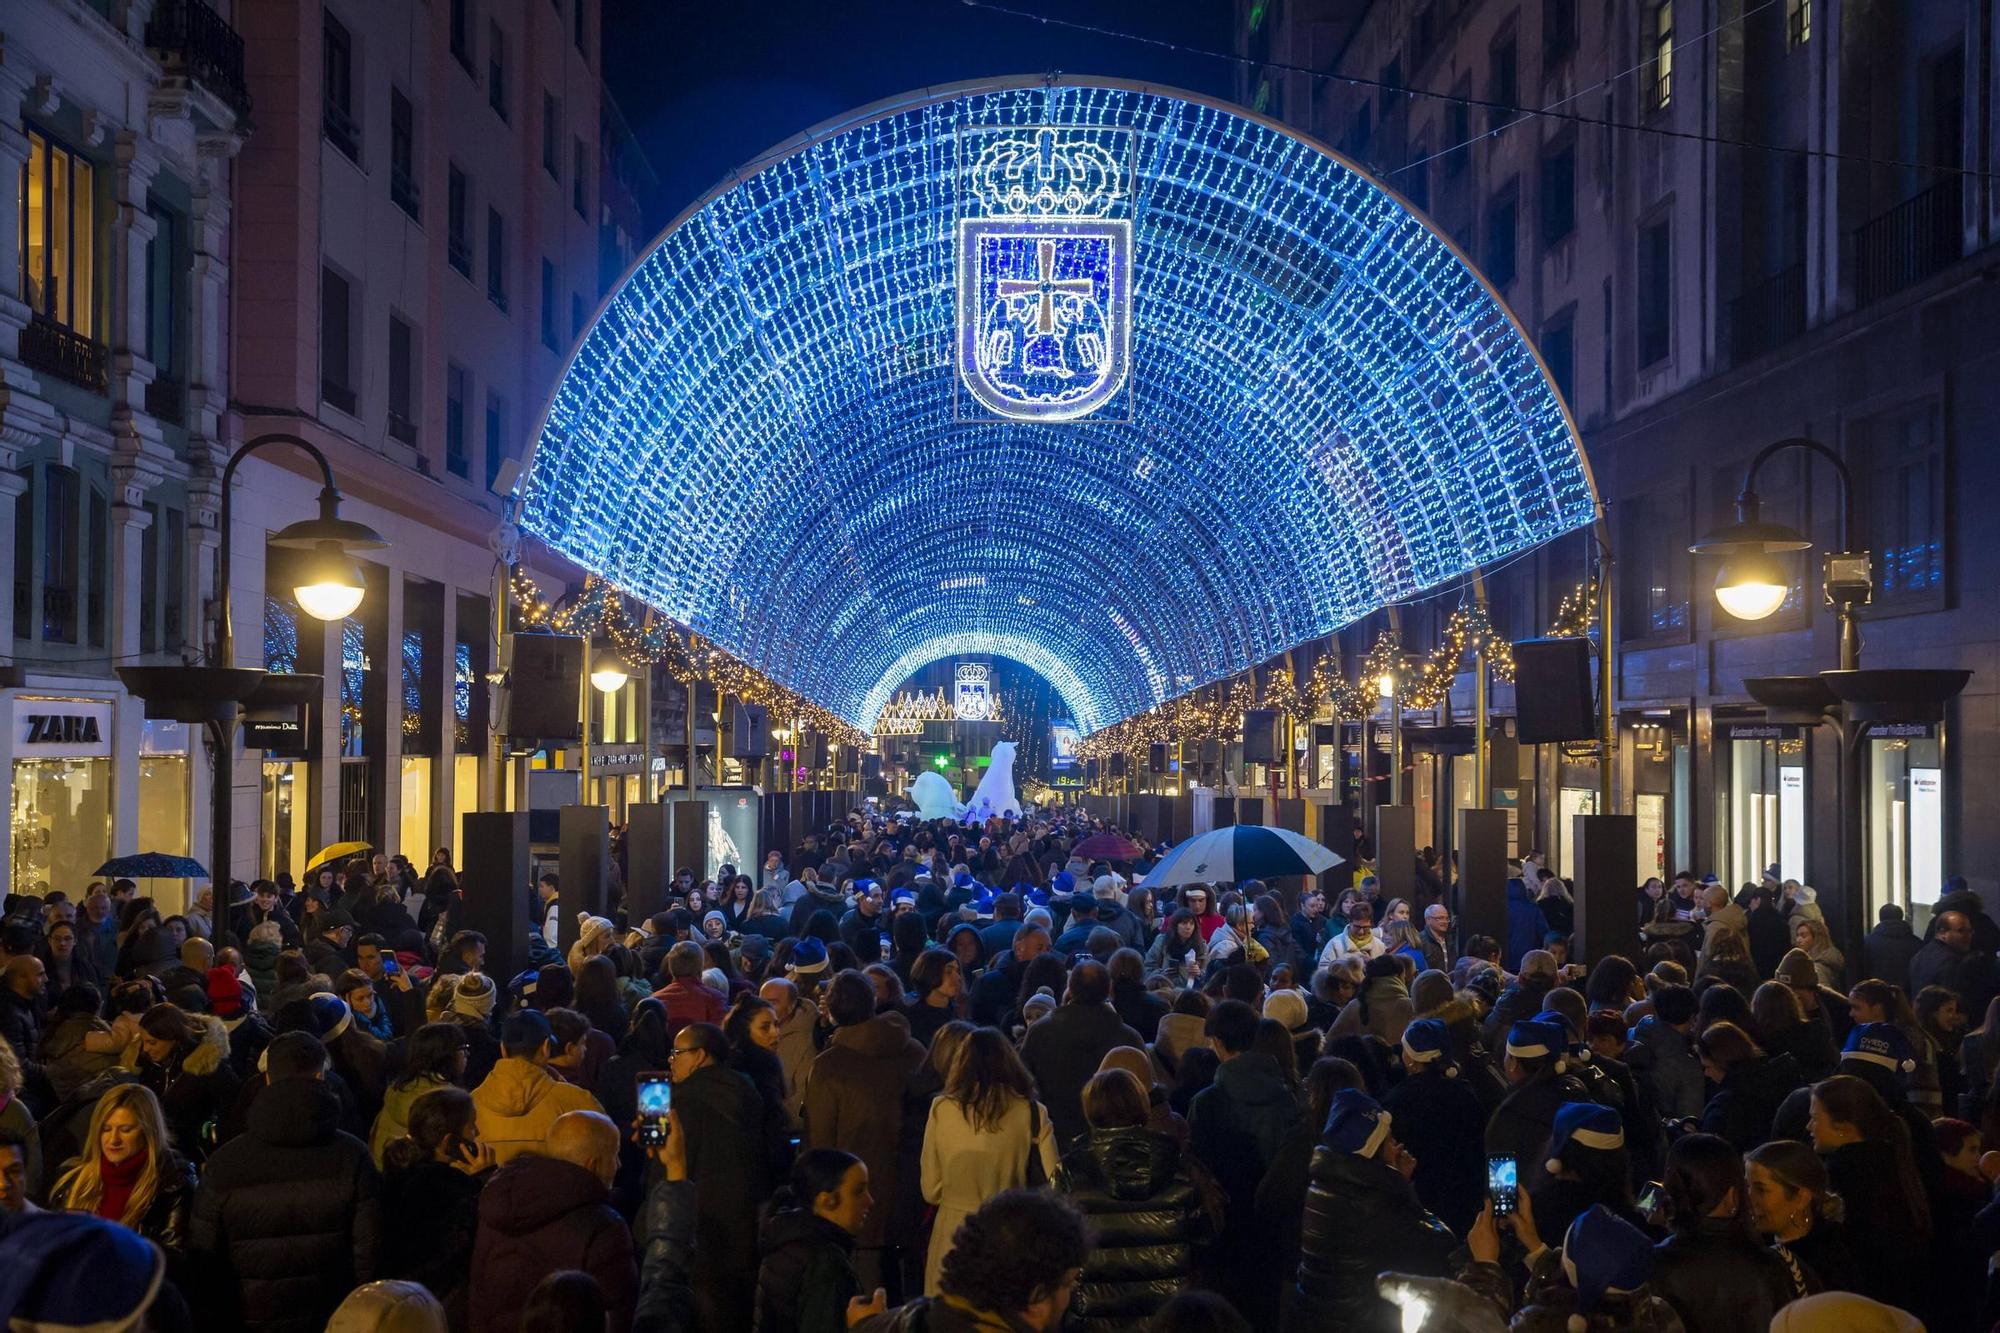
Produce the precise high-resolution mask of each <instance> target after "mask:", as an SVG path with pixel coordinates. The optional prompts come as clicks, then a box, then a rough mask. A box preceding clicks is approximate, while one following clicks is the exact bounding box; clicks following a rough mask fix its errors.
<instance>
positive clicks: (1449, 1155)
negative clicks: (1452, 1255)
mask: <svg viewBox="0 0 2000 1333" xmlns="http://www.w3.org/2000/svg"><path fill="white" fill-rule="evenodd" d="M1463 1072H1464V1071H1462V1070H1461V1071H1460V1073H1461V1074H1462V1073H1463ZM1382 1106H1383V1109H1385V1110H1387V1111H1388V1112H1389V1115H1390V1117H1391V1123H1392V1124H1393V1125H1394V1126H1395V1133H1396V1141H1397V1142H1398V1143H1400V1144H1402V1145H1403V1146H1404V1147H1405V1148H1408V1149H1409V1150H1410V1151H1411V1152H1412V1153H1414V1154H1415V1155H1416V1159H1417V1170H1416V1174H1415V1175H1413V1176H1412V1177H1411V1178H1410V1184H1411V1185H1413V1186H1414V1187H1415V1188H1416V1191H1417V1198H1418V1199H1419V1200H1420V1201H1421V1202H1422V1203H1423V1205H1424V1207H1425V1208H1427V1209H1429V1210H1430V1211H1431V1212H1433V1213H1436V1214H1437V1215H1438V1216H1439V1217H1440V1218H1442V1219H1443V1220H1444V1223H1445V1225H1446V1226H1448V1227H1450V1228H1451V1229H1452V1231H1453V1232H1454V1233H1456V1234H1458V1235H1461V1236H1463V1235H1464V1234H1465V1233H1466V1230H1467V1229H1468V1228H1469V1227H1471V1225H1472V1223H1473V1221H1474V1220H1475V1219H1476V1218H1477V1217H1478V1216H1479V1210H1480V1209H1481V1208H1483V1207H1485V1205H1486V1110H1485V1108H1484V1107H1483V1106H1481V1105H1480V1102H1479V1094H1478V1093H1476V1092H1474V1091H1473V1090H1472V1087H1471V1086H1470V1085H1469V1084H1468V1083H1467V1082H1466V1080H1465V1079H1464V1078H1463V1077H1453V1076H1451V1075H1447V1074H1443V1073H1438V1074H1425V1075H1422V1076H1411V1077H1408V1078H1405V1079H1404V1080H1403V1081H1402V1082H1401V1083H1398V1084H1397V1085H1396V1086H1395V1087H1393V1088H1391V1089H1390V1090H1389V1095H1388V1096H1386V1097H1384V1098H1383V1099H1382Z"/></svg>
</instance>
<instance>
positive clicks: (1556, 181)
mask: <svg viewBox="0 0 2000 1333" xmlns="http://www.w3.org/2000/svg"><path fill="white" fill-rule="evenodd" d="M1541 184H1542V207H1541V215H1542V216H1541V222H1542V248H1543V249H1544V250H1546V249H1548V248H1549V247H1550V246H1552V245H1554V244H1555V243H1556V242H1558V241H1561V240H1564V239H1566V238H1567V237H1568V236H1569V235H1570V234H1571V233H1572V232H1574V231H1575V230H1576V140H1575V139H1570V140H1568V141H1566V142H1565V143H1563V145H1562V146H1561V147H1559V148H1549V149H1545V150H1544V151H1543V153H1542V181H1541Z"/></svg>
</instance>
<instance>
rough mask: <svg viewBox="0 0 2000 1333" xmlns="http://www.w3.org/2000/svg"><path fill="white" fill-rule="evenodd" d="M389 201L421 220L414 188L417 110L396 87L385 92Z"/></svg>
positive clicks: (419, 193)
mask: <svg viewBox="0 0 2000 1333" xmlns="http://www.w3.org/2000/svg"><path fill="white" fill-rule="evenodd" d="M389 198H390V199H392V200H394V201H395V204H396V207H398V208H400V209H402V210H403V211H404V212H405V213H408V214H409V215H410V216H411V217H412V218H414V219H417V220H419V221H421V220H422V210H421V208H420V206H419V205H420V202H421V198H422V195H421V192H420V190H419V189H418V186H417V109H416V108H415V107H414V106H412V105H410V99H409V98H407V97H405V96H403V90H402V89H400V88H391V89H390V90H389Z"/></svg>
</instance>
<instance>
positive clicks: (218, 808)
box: [118, 432, 389, 899]
mask: <svg viewBox="0 0 2000 1333" xmlns="http://www.w3.org/2000/svg"><path fill="white" fill-rule="evenodd" d="M272 444H289V445H291V446H293V447H294V448H297V449H302V450H304V451H305V452H306V454H307V455H309V456H310V457H311V458H312V460H313V462H315V463H317V464H318V465H319V473H320V481H321V486H320V492H319V516H318V517H317V518H309V519H302V520H300V521H299V522H297V523H293V524H291V525H289V526H287V527H284V528H280V529H279V530H278V531H277V532H275V533H273V534H271V536H270V537H269V538H267V539H266V540H267V544H268V545H270V546H276V547H280V548H282V549H285V550H294V551H302V552H305V553H306V554H304V555H303V556H301V557H300V560H299V563H298V564H297V565H296V566H295V568H294V570H293V577H292V596H293V598H294V599H295V600H296V601H297V602H298V605H299V609H300V610H302V611H304V612H305V613H306V614H307V615H309V616H311V617H313V618H314V619H315V620H320V621H337V620H341V619H344V618H345V617H347V616H348V615H350V614H352V613H353V611H354V608H356V607H357V606H359V605H361V599H362V597H363V596H364V595H365V594H366V592H367V587H368V585H367V580H366V579H365V578H364V577H363V576H362V572H361V567H360V565H359V564H357V563H356V561H355V559H354V556H355V554H356V553H357V552H360V551H377V550H381V549H383V548H385V547H387V546H388V545H389V543H388V541H387V539H385V538H384V537H383V536H382V534H380V533H378V532H376V531H375V530H374V529H373V528H371V527H369V526H367V525H366V524H363V523H356V522H354V521H352V520H351V519H344V518H342V517H341V516H340V492H339V490H337V489H336V488H335V487H334V484H333V468H332V466H331V465H330V464H329V463H328V462H327V461H326V455H325V454H323V453H321V452H320V450H319V448H318V446H316V445H314V444H313V443H312V442H311V441H309V440H304V439H301V438H300V437H298V436H297V435H291V434H287V433H284V432H272V433H269V434H265V435H259V436H258V437H257V438H255V439H253V440H250V441H247V442H246V443H244V444H243V445H242V446H241V447H239V448H238V449H237V450H236V452H235V453H233V454H231V455H230V456H229V461H228V463H226V464H225V465H224V466H223V469H222V505H221V510H220V512H219V514H218V515H217V523H218V525H219V527H220V529H221V533H222V545H221V547H220V549H219V550H218V551H217V553H216V572H215V625H214V636H213V637H212V638H211V639H210V640H209V643H208V651H207V654H206V657H207V660H206V662H205V664H203V665H200V666H179V667H121V668H120V669H119V671H118V675H119V678H120V679H121V680H123V681H124V682H125V686H126V688H127V689H129V690H130V691H131V692H132V693H133V694H135V695H138V696H139V697H140V698H141V699H143V700H144V701H145V702H146V715H147V716H148V717H163V718H171V719H172V720H174V721H179V722H200V723H202V724H204V725H205V726H206V728H207V731H208V738H209V744H210V762H211V779H210V782H211V785H210V793H209V795H210V818H211V829H210V844H209V882H210V883H211V884H214V885H216V886H217V887H219V888H220V889H222V891H223V892H222V894H221V895H220V896H221V897H222V898H224V899H226V898H227V897H228V886H229V881H230V860H231V855H230V851H231V849H230V833H231V824H232V820H231V811H230V801H231V797H232V796H233V794H234V787H233V784H232V782H231V773H230V768H231V765H232V764H233V763H234V761H235V753H236V726H237V723H238V722H239V721H240V720H241V717H242V711H243V705H244V703H246V702H248V701H250V700H252V699H254V698H257V697H259V696H260V694H261V695H264V696H267V697H269V696H273V695H280V694H283V695H289V694H291V693H292V691H290V690H277V689H273V688H272V687H273V686H275V685H276V684H277V682H278V681H279V680H284V679H288V677H286V676H283V675H278V674H277V673H273V672H269V671H266V670H264V669H263V668H261V667H239V666H237V665H236V663H235V656H236V636H235V627H234V623H233V619H234V608H233V605H232V589H231V587H230V564H231V561H230V555H231V549H232V545H233V543H232V541H231V525H230V514H231V510H232V509H233V507H234V504H233V496H232V494H231V490H230V485H231V483H232V482H234V481H235V479H236V469H237V467H238V466H239V465H241V464H242V462H243V460H244V459H246V458H248V457H249V456H250V455H251V454H253V453H255V452H256V451H257V450H259V449H262V448H264V447H265V446H266V445H272Z"/></svg>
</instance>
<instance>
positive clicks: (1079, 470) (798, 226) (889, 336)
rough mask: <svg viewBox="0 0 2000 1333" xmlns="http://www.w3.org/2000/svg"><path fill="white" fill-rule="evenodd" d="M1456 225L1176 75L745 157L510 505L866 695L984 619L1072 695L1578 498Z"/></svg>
mask: <svg viewBox="0 0 2000 1333" xmlns="http://www.w3.org/2000/svg"><path fill="white" fill-rule="evenodd" d="M1593 508H1594V504H1593V500H1592V497H1591V493H1590V486H1589V482H1588V480H1587V477H1586V475H1585V471H1584V467H1583V464H1582V460H1581V456H1580V453H1579V449H1578V445H1577V442H1576V440H1575V439H1574V437H1573V435H1572V434H1571V432H1570V429H1569V425H1568V422H1567V420H1566V419H1565V417H1564V415H1563V412H1562V410H1561V407H1560V406H1559V404H1558V401H1557V398H1556V395H1555V391H1554V390H1553V388H1552V387H1551V386H1550V384H1549V382H1548V379H1547V376H1546V375H1545V374H1544V372H1543V371H1542V369H1541V367H1540V365H1539V363H1538V362H1537V361H1536V360H1535V358H1534V355H1533V353H1532V351H1531V350H1530V349H1529V347H1528V345H1527V342H1526V340H1525V339H1524V338H1523V337H1522V336H1521V334H1520V332H1519V330H1518V329H1517V328H1516V327H1515V325H1514V324H1513V323H1512V321H1511V320H1509V319H1508V317H1507V316H1506V314H1505V312H1504V311H1503V310H1502V309H1501V307H1500V305H1499V303H1498V302H1497V301H1496V300H1495V298H1494V297H1493V295H1492V293H1491V292H1490V291H1488V290H1487V288H1486V287H1485V286H1484V285H1483V284H1482V283H1480V282H1479V280H1478V279H1477V277H1476V276H1475V275H1474V274H1473V273H1472V272H1471V270H1470V269H1469V268H1468V267H1467V266H1466V264H1465V262H1464V261H1463V260H1462V259H1461V258H1460V257H1459V256H1458V255H1457V254H1456V253H1455V252H1454V251H1453V250H1452V249H1451V247H1450V246H1449V245H1448V244H1447V243H1446V242H1445V241H1444V240H1443V239H1442V238H1441V237H1440V236H1439V235H1438V234H1437V233H1436V232H1434V231H1433V230H1431V228H1430V227H1429V226H1428V225H1427V224H1426V223H1425V222H1424V221H1423V220H1422V219H1420V218H1419V217H1417V216H1415V215H1413V214H1412V213H1411V212H1410V211H1409V210H1408V209H1407V208H1406V207H1405V206H1404V205H1402V204H1401V203H1400V202H1399V201H1398V200H1396V199H1395V198H1394V197H1393V196H1391V195H1390V194H1388V193H1387V192H1385V191H1384V190H1382V189H1381V188H1379V187H1378V186H1377V185H1375V184H1374V183H1373V182H1371V181H1370V180H1368V179H1367V178H1366V177H1364V176H1363V175H1361V174H1360V173H1359V172H1357V171H1355V170H1354V169H1352V168H1350V167H1348V166H1346V165H1345V164H1343V163H1342V162H1340V161H1339V160H1337V159H1336V158H1334V157H1332V156H1331V155H1329V154H1328V153H1326V152H1324V151H1323V150H1321V149H1319V148H1317V147H1315V146H1313V145H1311V144H1308V143H1306V142H1304V141H1302V140H1299V139H1297V138H1295V137H1293V136H1291V135H1289V134H1287V133H1285V132H1283V131H1281V130H1278V129H1275V128H1272V127H1270V126H1268V125H1266V124H1264V123H1262V122H1260V121H1255V120H1252V119H1249V118H1247V117H1245V116H1243V115H1240V114H1237V113H1234V112H1231V111H1229V110H1226V109H1224V108H1222V107H1219V106H1215V105H1211V104H1209V103H1206V102H1204V101H1201V100H1198V99H1196V98H1193V97H1187V96H1177V95H1172V94H1168V93H1164V92H1161V91H1158V90H1153V89H1140V88H1136V87H1129V86H1112V85H1105V84H1085V83H1069V82H1062V81H1058V82H1056V83H1054V84H1048V83H1045V82H1043V81H1040V80H1037V81H1036V82H1034V83H1033V84H1032V85H1019V86H1015V85H1007V84H997V83H996V84H985V85H980V86H977V87H973V88H969V89H964V90H957V91H952V92H947V93H942V94H939V95H937V96H936V97H935V98H934V99H933V100H929V101H924V102H920V103H919V102H912V101H909V100H904V101H900V102H898V103H895V104H894V105H893V107H892V108H891V109H889V110H885V111H879V112H876V113H872V114H864V115H862V116H861V117H858V118H854V119H850V120H849V121H847V122H845V123H843V124H842V125H841V126H839V127H837V128H834V129H830V130H827V131H825V132H823V133H820V134H817V135H815V136H812V137H810V138H809V139H808V140H806V141H805V142H804V143H803V144H802V145H801V146H798V147H795V148H793V149H791V150H790V151H788V152H787V153H786V154H784V155H782V156H778V157H775V158H773V159H771V160H769V161H767V162H763V163H760V164H758V165H757V166H756V167H755V168H754V169H746V172H745V173H744V174H743V175H742V176H741V178H740V179H738V180H735V181H734V182H733V183H732V184H731V185H730V186H729V187H728V188H726V189H721V190H719V191H718V192H716V193H715V194H713V195H712V196H710V197H709V198H708V199H707V200H705V201H704V202H703V203H702V204H700V205H699V206H698V207H696V208H695V209H693V210H692V211H691V212H690V213H689V214H688V215H686V216H685V217H684V218H683V219H682V220H681V222H680V223H679V224H677V225H676V226H675V227H674V228H673V229H672V230H670V231H669V232H668V233H667V234H666V235H665V236H664V237H662V238H661V240H660V241H659V242H658V244H657V245H656V246H655V247H654V248H653V250H652V251H651V252H650V253H649V254H648V255H647V256H646V258H645V259H644V260H642V261H641V262H640V263H639V264H638V266H637V267H636V268H635V270H634V271H633V273H632V274H631V275H630V276H629V277H628V278H627V280H626V281H625V283H624V285H623V286H622V287H621V289H620V290H619V291H618V292H617V293H615V294H614V296H613V297H612V299H611V300H610V301H609V303H608V304H607V306H606V308H605V310H604V312H603V313H602V315H601V316H600V317H599V319H598V320H597V322H596V323H595V325H594V326H593V327H592V328H591V329H590V331H589V333H588V334H587V335H586V337H585V339H584V342H583V345H582V346H581V348H580V349H579V351H578V353H577V355H576V357H575V359H574V361H573V362H572V364H571V366H570V368H569V370H568V372H567V373H566V374H565V376H564V377H563V380H562V382H561V384H560V385H559V386H558V387H557V390H556V393H555V397H554V400H553V402H552V404H551V407H550V410H549V413H548V417H547V420H546V422H545V423H544V427H543V430H542V432H541V435H540V437H539V439H538V441H537V444H536V452H535V456H534V459H533V463H532V466H531V468H530V470H529V472H528V476H527V479H526V482H525V483H524V488H523V501H522V523H523V526H524V527H525V528H526V529H527V530H528V531H530V532H532V533H534V534H535V535H537V536H539V537H540V538H542V539H543V540H544V541H545V542H547V543H548V545H549V546H550V547H551V548H553V549H554V550H556V551H558V552H560V553H561V554H563V555H565V556H567V557H569V558H570V559H572V560H574V561H576V562H577V563H578V564H579V565H581V566H583V567H584V568H586V569H589V570H592V571H594V572H597V573H600V574H602V575H603V576H604V577H605V578H606V579H608V580H610V581H611V582H612V583H613V584H615V585H616V586H618V587H619V588H621V589H624V590H626V591H627V592H630V593H632V594H633V595H635V596H638V597H640V598H642V599H644V600H645V601H647V602H648V603H649V604H651V605H652V606H654V607H655V608H656V609H657V610H659V611H660V612H661V613H663V614H664V615H666V616H668V617H670V618H672V619H674V620H677V621H679V622H681V623H682V624H685V625H687V626H689V627H691V628H692V629H694V630H696V631H697V632H699V633H700V634H702V635H705V636H707V637H709V638H711V639H713V640H714V641H716V642H717V643H718V644H720V645H722V646H723V647H725V648H726V649H728V650H729V651H730V652H732V653H734V654H735V655H737V656H738V657H740V658H742V659H743V660H745V661H747V662H749V663H751V664H752V665H754V666H756V667H757V668H759V669H760V670H762V671H764V672H766V673H767V674H769V675H770V676H772V677H773V678H774V679H776V680H778V681H780V682H782V683H784V684H785V685H787V686H789V687H791V688H793V689H795V690H797V691H798V692H799V693H801V694H804V695H806V696H808V697H810V698H813V699H816V700H819V701H820V702H822V703H824V704H825V705H826V706H827V707H829V708H830V709H832V710H833V711H834V712H836V713H838V714H840V715H841V716H843V717H846V718H848V719H850V720H851V721H853V722H854V723H856V724H857V725H858V726H860V727H862V728H863V729H864V730H865V729H867V728H868V727H869V726H870V724H872V722H873V720H874V714H875V713H876V712H877V711H879V710H880V708H881V707H882V705H883V704H884V703H886V702H887V700H888V699H889V698H890V696H891V695H893V693H894V692H895V690H896V688H897V687H898V686H899V685H901V684H902V683H903V681H904V680H905V679H907V678H908V676H909V675H910V674H911V673H912V672H913V671H914V670H915V669H917V668H918V667H921V666H922V665H924V664H925V663H926V662H928V661H932V660H936V659H937V658H939V657H943V656H947V655H951V654H970V653H995V654H1000V655H1004V656H1007V657H1012V658H1014V659H1016V660H1019V661H1021V662H1023V663H1025V664H1027V665H1028V666H1030V667H1032V668H1034V669H1035V670H1037V671H1040V672H1041V673H1042V674H1043V675H1044V676H1046V677H1047V678H1048V680H1049V681H1050V683H1051V685H1052V686H1053V687H1054V688H1055V689H1056V690H1057V692H1058V693H1059V694H1060V695H1061V697H1062V699H1063V700H1064V703H1065V706H1066V707H1067V709H1068V710H1069V711H1071V712H1072V713H1073V714H1074V716H1075V718H1076V721H1077V723H1078V725H1079V726H1080V727H1081V728H1082V729H1084V730H1085V731H1091V730H1095V729H1097V728H1099V727H1103V726H1106V725H1108V724H1110V723H1112V722H1115V721H1117V720H1118V719H1120V718H1122V717H1126V716H1129V715H1130V714H1133V713H1136V712H1139V711H1141V710H1143V709H1146V708H1148V707H1151V706H1153V705H1155V704H1157V703H1159V702H1160V701H1161V700H1163V699H1166V698H1170V697H1172V696H1174V695H1177V694H1180V693H1182V692H1183V691H1186V690H1188V689H1191V688H1193V687H1195V686H1197V685H1202V684H1205V683H1207V682H1210V681H1213V680H1217V679H1220V678H1222V677H1225V676H1228V675H1231V674H1233V673H1235V672H1238V671H1241V670H1242V669H1243V668H1245V667H1246V666H1249V665H1251V664H1254V663H1257V662H1261V661H1264V660H1267V659H1268V658H1270V657H1272V656H1273V655H1275V654H1277V653H1279V652H1281V651H1283V650H1284V649H1285V648H1287V647H1290V646H1291V645H1293V644H1295V643H1298V642H1300V641H1302V640H1305V639H1309V638H1312V637H1314V636H1316V635H1320V634H1324V633H1327V632H1329V631H1332V630H1334V629H1337V628H1339V627H1340V626H1341V625H1343V624H1346V623H1347V622H1349V621H1351V620H1354V619H1356V618H1358V617H1360V616H1362V615H1365V614H1367V613H1368V612H1369V611H1371V610H1374V609H1375V608H1377V607H1379V606H1381V605H1383V604H1385V603H1387V602H1391V601H1396V600H1399V599H1402V598H1405V597H1408V596H1410V595H1412V594H1414V593H1417V592H1420V591H1422V590H1423V589H1425V588H1429V587H1433V586H1435V585H1437V584H1440V583H1443V582H1446V581H1448V580H1450V579H1453V578H1456V577H1457V576H1459V575H1461V574H1463V573H1465V572H1466V571H1467V570H1469V569H1472V568H1474V567H1475V566H1478V565H1481V564H1484V563H1486V562H1489V561H1492V560H1496V559H1499V558H1501V557H1504V556H1506V555H1508V554H1510V553H1512V552H1515V551H1519V550H1522V549H1524V548H1526V547H1529V546H1533V545H1535V544H1537V543H1539V542H1542V541H1545V540H1547V539H1548V538H1550V537H1553V536H1556V535H1557V534H1559V533H1562V532H1565V531H1568V530H1569V529H1572V528H1575V527H1578V526H1580V525H1582V524H1585V523H1587V522H1589V521H1590V519H1591V517H1592V513H1593Z"/></svg>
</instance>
